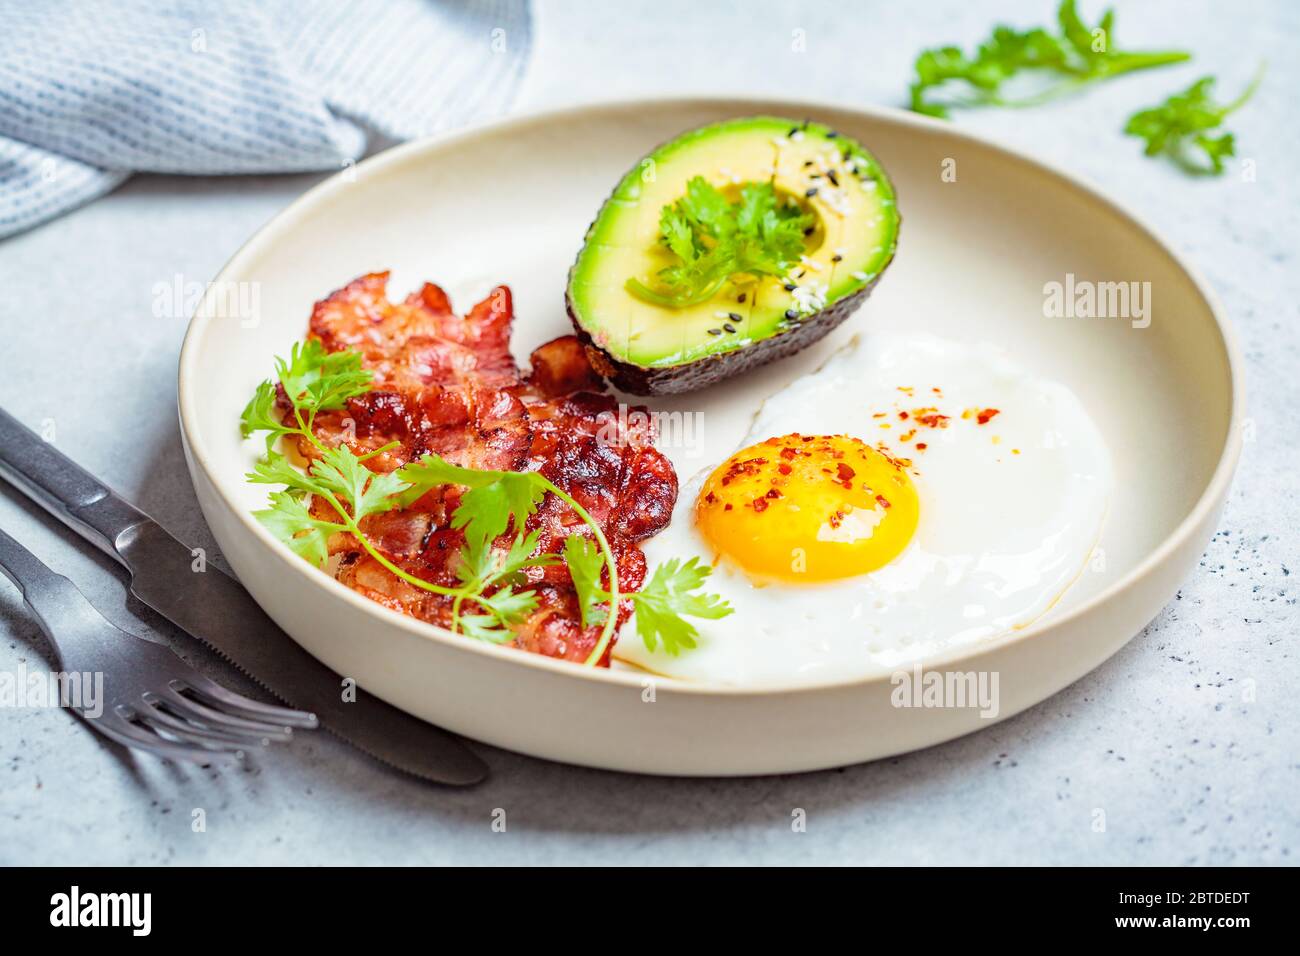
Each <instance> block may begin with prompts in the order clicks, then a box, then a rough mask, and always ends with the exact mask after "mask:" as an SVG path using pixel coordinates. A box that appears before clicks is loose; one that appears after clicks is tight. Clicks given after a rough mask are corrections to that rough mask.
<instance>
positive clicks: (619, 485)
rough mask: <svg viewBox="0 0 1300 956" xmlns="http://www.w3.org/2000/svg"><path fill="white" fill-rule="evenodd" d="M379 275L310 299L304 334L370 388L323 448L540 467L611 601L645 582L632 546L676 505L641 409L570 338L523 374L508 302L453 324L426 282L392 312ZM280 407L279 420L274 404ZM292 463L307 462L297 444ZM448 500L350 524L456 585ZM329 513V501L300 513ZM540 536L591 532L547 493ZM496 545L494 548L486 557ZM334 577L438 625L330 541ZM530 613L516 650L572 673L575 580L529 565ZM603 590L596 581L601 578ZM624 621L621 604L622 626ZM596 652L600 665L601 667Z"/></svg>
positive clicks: (396, 583) (388, 464)
mask: <svg viewBox="0 0 1300 956" xmlns="http://www.w3.org/2000/svg"><path fill="white" fill-rule="evenodd" d="M387 286H388V273H387V272H375V273H371V274H369V275H365V276H362V277H361V278H359V279H356V280H354V281H353V282H350V283H348V285H346V286H344V287H343V288H342V289H339V290H338V291H336V292H334V293H332V294H330V295H329V296H328V297H326V298H325V299H322V300H321V301H320V302H317V303H316V305H315V307H314V308H313V309H312V315H311V323H310V329H309V335H310V336H311V337H312V338H316V339H319V340H320V341H321V343H322V344H323V345H324V346H325V348H326V349H327V350H329V351H339V350H341V349H355V350H357V351H358V352H360V353H361V357H362V363H363V364H364V365H365V366H366V367H367V368H369V369H371V370H372V371H373V373H374V388H373V389H372V390H371V391H370V392H368V393H367V394H365V395H362V396H360V397H358V398H354V399H352V400H350V401H349V402H348V406H347V408H346V409H343V410H340V411H337V412H325V413H321V414H320V415H318V416H317V419H316V422H315V425H314V430H315V432H316V435H317V437H318V438H319V439H320V440H321V441H322V442H323V443H324V444H326V445H330V446H334V445H338V444H346V445H348V446H349V447H351V448H352V449H353V450H354V451H356V452H357V453H358V454H364V453H367V452H370V451H373V450H375V449H377V448H380V447H382V446H384V445H386V444H389V443H391V442H396V443H397V446H396V447H394V448H393V449H391V450H389V451H386V452H384V453H382V454H379V455H376V456H375V457H373V458H370V459H368V460H367V462H366V464H367V465H368V466H369V467H370V468H371V469H372V470H374V471H377V472H389V471H392V470H394V469H396V468H400V467H401V466H402V465H404V464H405V463H407V462H409V461H413V460H415V459H418V458H420V457H421V456H423V455H425V454H427V453H429V452H436V453H437V454H439V455H441V456H442V457H444V458H446V459H447V460H448V461H452V462H455V463H457V464H460V465H465V466H467V467H472V468H488V469H496V470H502V471H539V472H541V473H542V474H543V475H545V476H546V477H547V478H548V479H550V480H551V481H552V482H554V483H555V484H556V485H557V486H558V487H560V488H562V489H563V490H564V491H565V493H566V494H569V495H571V496H572V497H573V498H574V499H575V500H576V501H578V502H579V503H580V504H581V505H582V506H583V507H584V508H586V509H587V510H588V511H589V512H590V514H591V515H592V518H593V519H594V520H595V521H596V522H597V523H598V524H599V525H600V527H601V531H602V532H603V533H604V534H605V536H606V538H607V540H608V541H609V543H610V548H611V550H612V551H613V552H614V555H615V559H616V562H617V564H618V573H619V582H620V586H621V588H622V589H623V590H627V591H633V590H636V589H637V588H639V587H640V586H641V584H642V582H643V581H644V579H645V573H646V565H645V557H644V555H643V554H642V553H641V549H640V548H639V547H637V545H636V542H637V541H640V540H642V539H644V538H647V537H650V536H651V535H654V534H656V533H657V532H659V531H660V530H661V529H662V528H663V527H664V526H666V525H667V524H668V521H669V518H670V517H671V515H672V510H673V504H674V503H675V502H676V500H677V475H676V473H675V472H674V471H673V467H672V465H671V463H670V462H669V461H668V459H667V458H665V457H664V456H663V454H661V453H660V452H659V451H658V450H657V449H656V448H655V447H654V439H655V435H654V428H653V423H652V420H651V418H650V416H649V415H648V413H647V412H646V410H645V409H644V408H642V407H632V408H627V407H623V408H620V406H619V404H618V403H617V401H616V400H615V399H614V397H613V396H611V395H608V394H605V393H604V390H603V389H604V386H603V383H602V382H601V379H600V378H599V376H598V375H597V374H596V373H595V371H594V370H593V369H592V368H591V365H590V364H589V363H588V361H587V357H586V353H585V352H584V350H583V348H582V346H581V344H580V343H579V342H578V340H577V339H576V338H574V337H573V336H569V335H566V336H562V337H560V338H557V339H554V340H552V341H550V342H547V343H546V344H544V345H542V346H540V347H538V348H537V349H536V350H534V352H533V353H532V356H531V370H530V371H529V372H528V373H527V374H525V373H523V372H522V371H521V370H520V369H519V367H518V366H517V365H516V363H515V360H514V357H513V356H512V354H511V352H510V331H511V324H512V322H513V320H514V310H513V303H512V300H511V295H510V290H509V289H508V288H507V287H505V286H498V287H497V288H495V289H493V290H492V291H491V292H490V293H489V294H488V296H487V298H485V299H484V300H483V301H482V302H480V303H478V304H477V305H475V306H474V307H473V308H472V309H471V310H470V311H469V312H468V313H467V314H466V315H465V316H464V317H460V316H457V315H456V314H455V313H454V312H453V311H452V308H451V303H450V301H449V300H448V298H447V294H446V293H445V292H444V291H443V290H442V289H441V288H439V287H438V286H436V285H434V284H432V283H425V285H424V286H423V287H422V288H421V289H420V290H419V291H418V292H415V293H413V294H411V295H410V296H408V297H407V298H406V299H405V300H404V301H402V302H400V303H393V302H390V301H389V300H388V295H387ZM281 402H282V411H284V412H286V413H287V412H288V411H289V404H288V401H287V399H286V398H285V396H283V395H281ZM300 451H301V452H302V454H303V455H304V456H308V457H310V456H311V455H312V454H314V453H315V449H314V447H313V446H312V445H311V443H310V442H307V441H306V440H302V441H301V442H300ZM459 499H460V490H459V489H458V488H456V487H454V486H446V487H443V488H439V489H434V490H433V491H431V492H429V493H428V494H426V495H424V496H423V497H422V498H421V499H420V500H419V501H417V502H415V504H414V505H412V506H411V507H410V508H407V509H405V510H403V511H395V512H388V513H384V514H378V515H372V516H370V517H368V518H366V519H364V521H363V529H364V530H365V532H366V536H367V537H368V538H369V539H370V540H371V541H372V542H373V544H374V545H375V547H376V548H377V549H378V550H379V551H380V552H381V553H382V554H383V555H384V556H385V557H386V558H387V559H388V560H390V561H392V562H393V563H394V564H396V565H397V566H398V567H400V568H402V569H403V570H404V571H407V572H409V573H411V574H414V575H417V576H419V577H420V578H423V579H424V580H427V581H430V582H432V583H435V584H443V585H447V586H455V585H456V584H457V580H456V573H455V572H456V562H457V561H458V560H459V556H458V551H459V548H460V546H461V544H462V543H463V542H464V536H463V535H462V534H461V532H459V531H455V530H452V529H451V528H450V527H449V526H448V521H449V518H450V516H451V513H452V512H453V511H454V510H455V508H456V505H457V504H458V502H459ZM312 507H313V509H314V510H316V511H317V513H319V514H321V515H322V516H323V517H326V516H328V512H329V505H328V504H327V503H324V502H313V505H312ZM534 529H540V531H541V542H540V549H541V550H542V551H550V552H558V551H560V550H561V549H562V547H563V543H564V539H565V538H566V537H568V536H569V535H571V534H588V533H589V531H588V529H587V528H586V526H585V525H584V524H583V522H582V521H581V520H580V519H579V518H578V517H577V515H576V514H575V513H574V512H573V510H572V509H571V508H570V507H569V506H568V505H567V504H565V503H564V502H563V501H561V500H560V499H559V498H557V497H556V496H554V495H548V496H547V497H546V499H545V500H544V501H543V502H542V504H541V506H540V508H539V509H538V511H537V513H536V514H535V515H533V516H532V517H531V518H530V519H529V521H528V527H527V529H526V530H528V531H532V530H534ZM505 545H506V538H505V537H503V538H502V539H501V541H499V542H498V543H497V546H498V547H504V546H505ZM330 550H331V552H332V553H333V554H337V555H338V556H339V561H338V565H337V571H336V577H337V578H338V580H339V581H341V582H342V583H343V584H345V585H347V586H348V587H350V588H352V589H354V590H355V591H357V592H358V593H360V594H364V595H365V596H366V597H368V598H370V599H371V600H374V601H376V602H378V603H380V604H383V605H384V606H385V607H388V608H391V609H392V610H394V611H397V612H399V613H402V614H409V615H411V616H412V617H416V618H420V619H421V620H425V621H431V622H433V623H436V624H440V625H443V626H448V625H450V623H451V602H450V601H449V600H448V599H447V598H445V597H444V596H442V595H437V594H433V593H431V592H428V591H425V590H422V589H420V588H417V587H415V586H413V585H410V584H408V583H406V582H405V581H403V580H401V579H400V578H398V577H397V576H396V575H394V574H392V573H391V572H390V571H388V570H387V569H385V568H384V567H383V566H382V565H381V564H380V563H379V562H378V561H376V560H375V559H374V558H373V557H371V556H370V555H369V554H367V553H366V552H365V551H363V550H362V549H361V547H360V544H359V542H357V540H356V539H355V538H354V537H353V536H352V535H350V534H340V535H335V536H334V539H332V540H331V542H330ZM527 577H528V580H529V583H530V586H532V587H534V588H535V590H536V591H537V597H538V609H537V610H536V611H535V612H534V613H533V615H532V616H531V617H530V618H529V619H528V620H527V621H525V622H524V623H523V625H522V626H520V627H519V628H518V630H517V632H516V635H515V639H514V641H513V644H514V646H516V647H519V648H522V649H524V650H527V651H531V652H533V653H537V654H544V655H546V656H548V657H558V658H563V659H566V660H573V661H582V660H585V659H586V658H587V656H588V655H589V654H590V653H591V651H592V649H593V648H594V647H595V645H596V643H597V640H598V638H599V633H600V628H599V627H590V628H584V627H583V626H582V621H581V615H580V613H579V611H578V603H577V598H576V594H575V592H574V590H573V581H572V579H571V578H570V576H569V573H568V571H567V569H566V568H565V567H564V566H563V565H558V566H553V567H546V568H532V569H529V571H528V575H527ZM606 583H608V582H606ZM629 612H630V606H629V604H628V602H623V606H622V607H621V608H620V615H619V617H620V621H619V623H620V624H621V623H622V620H623V619H625V618H626V616H627V614H628V613H629ZM608 663H609V655H608V653H606V655H605V657H604V660H602V661H601V664H602V665H603V666H608Z"/></svg>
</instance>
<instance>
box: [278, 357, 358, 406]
mask: <svg viewBox="0 0 1300 956" xmlns="http://www.w3.org/2000/svg"><path fill="white" fill-rule="evenodd" d="M276 375H277V377H278V378H279V379H280V384H281V385H283V386H284V392H285V394H286V395H288V396H289V400H290V401H291V402H293V404H294V407H295V408H297V409H300V410H303V411H306V412H307V413H308V416H309V417H310V416H313V415H315V413H316V412H320V411H326V410H330V409H339V408H342V407H343V406H344V404H345V403H346V402H347V400H348V399H349V398H353V397H355V396H357V395H362V394H364V393H365V392H368V391H369V390H370V380H371V377H372V375H371V372H370V370H369V369H366V368H362V367H361V354H360V353H359V352H354V351H351V350H344V351H339V352H326V351H325V346H324V345H322V344H321V342H320V340H319V339H308V340H307V341H306V342H295V343H294V344H293V348H292V349H291V350H290V352H289V360H288V361H287V362H286V361H285V360H284V359H276Z"/></svg>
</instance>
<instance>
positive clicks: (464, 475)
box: [395, 454, 546, 541]
mask: <svg viewBox="0 0 1300 956" xmlns="http://www.w3.org/2000/svg"><path fill="white" fill-rule="evenodd" d="M395 474H396V475H397V476H398V477H399V478H400V479H401V480H402V481H404V482H406V483H408V484H409V486H410V487H409V488H408V489H407V490H405V491H403V492H402V495H401V498H400V499H399V500H400V502H401V504H402V505H403V506H406V505H409V504H411V503H412V502H414V501H416V500H417V499H418V498H420V497H421V496H422V495H423V494H425V493H426V492H428V491H429V490H430V489H431V488H436V487H438V486H440V485H464V486H466V487H467V488H469V490H468V491H466V492H465V494H464V495H462V496H461V499H460V506H459V507H458V508H457V509H456V512H455V514H453V515H452V519H451V526H452V527H453V528H459V529H463V530H464V531H465V537H466V538H467V539H468V538H475V539H481V540H485V541H491V540H493V539H494V538H496V537H497V536H499V535H501V534H504V533H505V531H506V529H507V528H509V527H510V525H511V523H512V522H513V523H514V526H515V528H516V529H522V528H523V525H524V521H525V520H527V518H528V516H529V515H531V514H532V513H533V512H534V511H536V510H537V506H538V505H539V504H541V502H542V499H543V498H545V497H546V489H545V487H543V486H542V484H541V483H540V482H539V481H538V480H537V476H535V475H534V474H532V473H531V472H518V471H487V470H484V471H479V470H478V469H475V468H464V467H462V466H460V465H454V464H452V463H451V462H449V461H447V460H446V459H444V458H442V457H440V456H438V455H435V454H428V455H425V456H424V457H423V458H421V459H420V460H419V461H417V462H412V463H411V464H408V465H406V466H405V467H404V468H401V469H400V470H398V471H397V472H396V473H395Z"/></svg>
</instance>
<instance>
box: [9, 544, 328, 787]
mask: <svg viewBox="0 0 1300 956" xmlns="http://www.w3.org/2000/svg"><path fill="white" fill-rule="evenodd" d="M0 571H3V572H4V574H5V576H6V577H8V578H9V579H10V580H11V581H13V582H14V584H16V585H18V587H19V589H20V590H21V591H22V593H23V600H24V602H25V603H26V605H27V607H28V608H29V609H30V610H31V612H32V613H33V614H34V615H35V616H36V619H37V620H38V621H39V622H40V625H41V630H42V631H43V632H44V633H45V636H46V637H47V638H49V640H50V643H51V644H52V645H53V646H54V650H55V654H56V656H57V658H58V662H59V669H60V670H61V671H62V672H63V673H64V674H77V675H84V676H85V677H91V678H93V679H94V680H95V681H96V682H99V681H101V680H102V684H98V686H99V687H100V688H101V689H102V693H103V698H102V699H100V698H99V697H98V695H97V694H91V695H85V694H81V695H78V699H67V700H64V701H63V703H64V704H65V705H66V706H69V707H71V708H72V709H73V710H76V711H77V712H78V713H79V714H81V716H82V717H83V718H85V720H86V722H87V723H88V724H89V725H90V726H91V727H93V728H94V729H95V730H97V731H99V732H100V733H101V734H103V735H104V736H105V737H108V738H110V739H111V740H114V741H116V742H117V743H119V744H123V745H125V746H127V747H133V748H136V749H138V750H145V751H148V752H150V753H153V754H156V755H157V756H159V757H169V758H172V759H175V760H190V761H195V762H198V763H211V762H213V761H214V759H219V758H222V757H230V756H234V757H236V758H237V757H240V756H243V754H244V752H245V751H246V750H247V749H249V748H252V747H264V746H266V745H267V744H269V743H271V742H273V741H285V740H288V739H289V738H290V736H291V735H292V733H293V728H295V727H298V728H314V727H315V726H316V718H315V717H314V716H313V715H311V714H308V713H304V712H303V711H299V710H290V709H289V708H286V707H278V706H275V705H272V704H263V703H261V702H260V701H256V700H251V699H249V698H247V697H244V696H243V695H242V694H236V693H234V692H233V691H230V690H228V689H226V688H225V687H222V686H221V685H220V684H218V683H216V682H214V681H211V680H209V679H208V678H206V677H204V676H203V675H202V674H200V673H199V672H198V671H196V670H195V669H194V668H192V667H191V666H190V665H189V664H186V663H185V662H184V661H183V660H181V659H180V658H179V657H177V656H176V655H175V654H174V653H173V652H172V651H171V650H170V649H169V648H167V647H164V646H163V645H161V644H154V643H152V642H151V641H146V640H144V639H142V638H139V637H136V636H135V635H134V634H130V633H128V632H126V631H124V630H122V629H121V628H119V627H118V626H117V625H115V624H113V623H112V622H111V621H109V620H107V619H106V618H104V617H103V615H101V614H100V613H99V612H98V611H97V610H95V608H94V606H93V605H92V604H91V603H90V601H88V600H87V599H86V597H85V595H83V594H82V593H81V591H79V590H78V589H77V587H76V585H74V584H73V583H72V582H71V581H69V580H68V579H67V578H65V577H64V576H63V575H61V574H57V573H55V572H54V571H52V570H50V568H49V567H47V566H46V565H45V564H44V563H43V562H42V561H41V560H40V559H38V558H37V557H36V556H35V555H34V554H32V553H31V552H30V551H28V550H27V549H26V548H25V547H23V546H22V545H21V544H19V543H18V542H17V541H16V540H15V539H14V538H13V537H11V536H10V535H9V534H8V533H7V532H5V531H4V530H3V529H0ZM65 686H66V685H65ZM77 686H79V687H84V686H85V685H84V682H78V685H77ZM88 697H94V699H93V700H91V699H88Z"/></svg>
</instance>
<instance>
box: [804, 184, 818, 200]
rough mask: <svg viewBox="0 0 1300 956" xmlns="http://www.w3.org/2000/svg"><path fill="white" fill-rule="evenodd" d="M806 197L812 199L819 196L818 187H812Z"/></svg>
mask: <svg viewBox="0 0 1300 956" xmlns="http://www.w3.org/2000/svg"><path fill="white" fill-rule="evenodd" d="M804 195H805V196H807V197H808V198H809V199H812V198H813V196H816V195H817V187H816V186H813V187H811V188H810V189H809V190H808V191H807V192H805V193H804Z"/></svg>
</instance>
